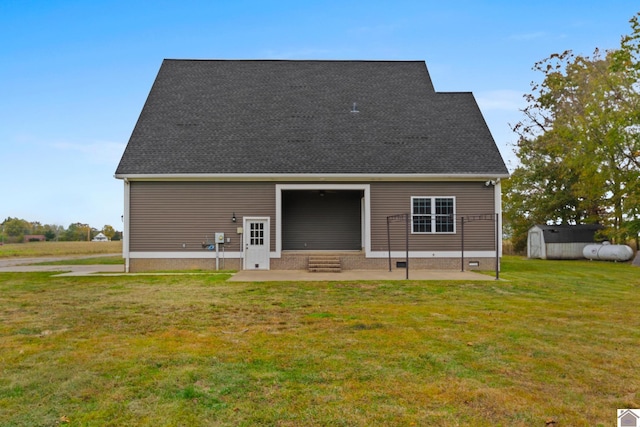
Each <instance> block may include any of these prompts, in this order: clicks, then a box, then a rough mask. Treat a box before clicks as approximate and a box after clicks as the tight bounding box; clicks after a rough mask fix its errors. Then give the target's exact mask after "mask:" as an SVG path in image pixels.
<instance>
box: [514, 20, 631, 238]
mask: <svg viewBox="0 0 640 427" xmlns="http://www.w3.org/2000/svg"><path fill="white" fill-rule="evenodd" d="M639 17H640V14H638V15H636V16H635V17H634V18H632V19H631V23H632V29H633V33H632V34H631V35H630V36H625V37H623V38H622V42H621V47H620V49H618V50H614V51H608V52H605V53H601V52H599V51H598V50H596V51H595V52H594V54H593V56H592V57H587V56H577V55H574V54H573V53H572V52H571V51H566V52H564V53H561V54H553V55H551V56H550V57H549V58H547V59H545V60H543V61H540V62H538V63H536V64H535V65H534V70H536V71H539V72H541V73H542V74H543V75H544V79H543V81H542V83H539V84H535V83H534V84H532V93H530V94H527V95H525V99H526V100H527V102H528V105H527V107H526V108H525V109H524V110H523V113H524V119H523V120H522V121H521V122H520V123H517V124H516V125H515V126H514V128H513V130H514V131H515V132H516V133H518V135H519V141H518V145H517V148H516V154H517V155H518V158H519V159H520V166H519V167H518V168H517V169H516V170H515V171H514V173H513V175H512V177H511V178H510V180H509V181H508V184H507V185H506V188H507V191H506V193H507V194H506V196H505V222H507V221H509V226H510V227H511V228H512V229H513V230H512V231H513V238H514V247H516V249H522V248H523V247H524V243H523V242H526V229H528V228H529V226H531V225H532V224H534V223H548V222H554V223H568V224H575V223H602V224H605V225H607V226H609V227H608V229H607V230H608V235H609V236H608V237H609V238H611V239H614V240H616V239H619V240H625V239H626V238H628V237H629V235H630V234H632V233H633V230H634V227H636V226H635V225H634V224H636V222H638V218H640V216H639V213H640V212H639V205H638V202H639V201H640V185H639V184H638V180H639V178H640V90H639V89H640V80H639V78H638V77H639V76H640V74H639V73H640V61H639V57H640V55H639V53H640V48H639V47H640V25H638V19H639ZM636 233H637V232H636Z"/></svg>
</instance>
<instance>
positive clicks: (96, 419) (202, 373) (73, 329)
mask: <svg viewBox="0 0 640 427" xmlns="http://www.w3.org/2000/svg"><path fill="white" fill-rule="evenodd" d="M503 269H504V271H503V273H502V276H503V279H504V280H502V281H500V282H475V283H471V282H433V281H429V282H414V281H409V282H404V281H402V282H384V283H378V282H366V283H365V282H361V283H340V282H332V283H323V282H313V283H295V282H282V283H237V282H234V283H226V282H224V279H225V277H226V276H224V275H215V276H214V275H212V276H207V275H195V276H167V277H161V276H151V277H147V276H128V277H110V278H105V277H68V278H58V277H56V278H54V277H50V276H49V275H48V274H43V273H38V274H35V273H34V274H31V273H29V274H26V273H19V274H1V275H0V355H1V358H2V360H1V362H2V363H1V364H0V425H56V424H61V423H62V424H64V423H66V421H64V420H69V423H70V425H95V424H106V425H150V426H151V425H196V426H197V425H233V426H236V425H240V426H243V425H244V426H253V425H279V426H298V425H305V426H307V425H309V426H314V425H316V426H324V425H350V426H370V425H390V426H394V425H398V426H400V425H402V426H406V425H432V426H445V425H446V426H449V425H478V426H493V425H514V426H530V425H545V421H547V420H549V419H553V420H556V421H557V423H558V424H557V425H560V426H562V425H572V426H597V425H603V426H604V425H612V424H614V423H615V416H616V409H617V408H635V407H639V405H640V394H639V390H640V380H639V379H638V378H639V377H638V375H637V373H638V368H639V367H640V366H639V362H638V358H637V355H636V352H634V351H630V349H633V348H634V346H637V343H638V342H640V330H639V329H638V328H637V325H638V324H640V313H639V311H638V309H637V304H636V303H635V300H636V298H635V296H636V295H637V292H638V288H639V286H640V275H639V273H638V272H639V270H638V269H637V268H634V267H630V266H628V265H624V264H608V263H589V262H557V263H556V262H545V261H530V260H522V259H520V258H507V259H505V260H504V262H503ZM62 417H65V418H62ZM61 420H63V421H64V423H63V422H62V421H61Z"/></svg>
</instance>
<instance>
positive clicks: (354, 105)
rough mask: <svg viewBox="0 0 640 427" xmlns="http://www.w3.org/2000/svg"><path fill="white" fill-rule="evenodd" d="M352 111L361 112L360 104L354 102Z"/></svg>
mask: <svg viewBox="0 0 640 427" xmlns="http://www.w3.org/2000/svg"><path fill="white" fill-rule="evenodd" d="M351 112H352V113H359V112H360V111H359V110H358V104H356V103H355V102H354V103H353V107H351Z"/></svg>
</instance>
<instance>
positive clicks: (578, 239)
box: [530, 224, 603, 243]
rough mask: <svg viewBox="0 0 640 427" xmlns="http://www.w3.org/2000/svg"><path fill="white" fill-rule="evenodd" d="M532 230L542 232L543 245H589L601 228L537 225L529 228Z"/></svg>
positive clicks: (594, 225) (582, 225)
mask: <svg viewBox="0 0 640 427" xmlns="http://www.w3.org/2000/svg"><path fill="white" fill-rule="evenodd" d="M534 228H538V229H540V230H542V235H543V236H544V241H545V243H591V242H594V241H595V235H596V232H597V231H598V230H601V229H602V228H603V227H602V226H601V225H599V224H578V225H566V224H564V225H544V224H538V225H534V226H533V227H531V229H534ZM531 229H530V230H531Z"/></svg>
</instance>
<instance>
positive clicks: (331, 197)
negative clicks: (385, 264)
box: [282, 190, 362, 250]
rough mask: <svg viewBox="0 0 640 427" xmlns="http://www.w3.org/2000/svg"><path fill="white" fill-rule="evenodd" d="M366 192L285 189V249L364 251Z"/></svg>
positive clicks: (283, 247)
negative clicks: (364, 196)
mask: <svg viewBox="0 0 640 427" xmlns="http://www.w3.org/2000/svg"><path fill="white" fill-rule="evenodd" d="M361 199H362V191H353V190H339V191H327V192H323V193H319V192H318V191H291V190H285V191H283V194H282V249H283V250H360V249H361V248H362V238H361V221H360V217H361V212H360V210H361V209H360V207H361Z"/></svg>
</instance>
